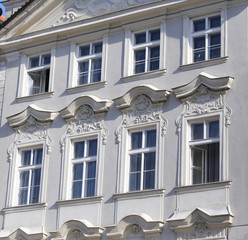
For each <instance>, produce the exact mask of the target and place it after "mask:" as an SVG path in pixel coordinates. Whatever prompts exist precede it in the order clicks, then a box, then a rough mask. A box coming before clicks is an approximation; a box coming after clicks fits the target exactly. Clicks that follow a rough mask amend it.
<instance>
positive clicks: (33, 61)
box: [30, 56, 40, 68]
mask: <svg viewBox="0 0 248 240" xmlns="http://www.w3.org/2000/svg"><path fill="white" fill-rule="evenodd" d="M39 64H40V57H39V56H38V57H32V58H30V68H34V67H39Z"/></svg>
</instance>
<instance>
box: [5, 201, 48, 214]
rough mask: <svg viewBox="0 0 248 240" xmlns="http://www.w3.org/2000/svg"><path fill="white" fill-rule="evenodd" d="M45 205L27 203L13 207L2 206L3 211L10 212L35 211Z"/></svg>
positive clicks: (45, 205)
mask: <svg viewBox="0 0 248 240" xmlns="http://www.w3.org/2000/svg"><path fill="white" fill-rule="evenodd" d="M46 207H47V204H46V203H35V204H28V205H20V206H15V207H7V208H3V212H5V213H11V212H14V213H16V212H28V211H37V210H42V209H45V208H46Z"/></svg>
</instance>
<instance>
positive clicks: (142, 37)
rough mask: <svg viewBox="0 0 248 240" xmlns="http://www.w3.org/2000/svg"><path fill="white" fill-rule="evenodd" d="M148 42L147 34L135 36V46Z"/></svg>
mask: <svg viewBox="0 0 248 240" xmlns="http://www.w3.org/2000/svg"><path fill="white" fill-rule="evenodd" d="M145 42H146V33H145V32H143V33H136V34H135V44H139V43H145Z"/></svg>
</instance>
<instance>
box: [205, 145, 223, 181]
mask: <svg viewBox="0 0 248 240" xmlns="http://www.w3.org/2000/svg"><path fill="white" fill-rule="evenodd" d="M219 152H220V147H219V143H211V144H208V156H207V157H208V159H207V161H208V162H207V182H216V181H219V165H220V160H219V155H220V154H219Z"/></svg>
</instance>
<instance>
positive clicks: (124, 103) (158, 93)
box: [114, 85, 170, 110]
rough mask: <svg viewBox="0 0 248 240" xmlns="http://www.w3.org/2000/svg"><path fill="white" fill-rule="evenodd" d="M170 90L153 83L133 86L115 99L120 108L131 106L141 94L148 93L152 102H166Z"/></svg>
mask: <svg viewBox="0 0 248 240" xmlns="http://www.w3.org/2000/svg"><path fill="white" fill-rule="evenodd" d="M169 94H170V91H168V90H162V89H158V88H156V87H154V86H152V85H141V86H137V87H134V88H132V89H131V90H129V91H128V92H127V93H126V94H124V95H123V96H122V97H119V98H116V99H114V102H115V105H116V107H117V108H118V109H119V110H123V109H126V108H130V107H131V105H132V103H133V101H134V100H135V99H136V98H137V97H138V96H140V95H143V96H144V95H146V96H147V97H149V99H150V100H151V102H152V104H157V103H164V102H165V101H166V100H167V97H168V95H169Z"/></svg>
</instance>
